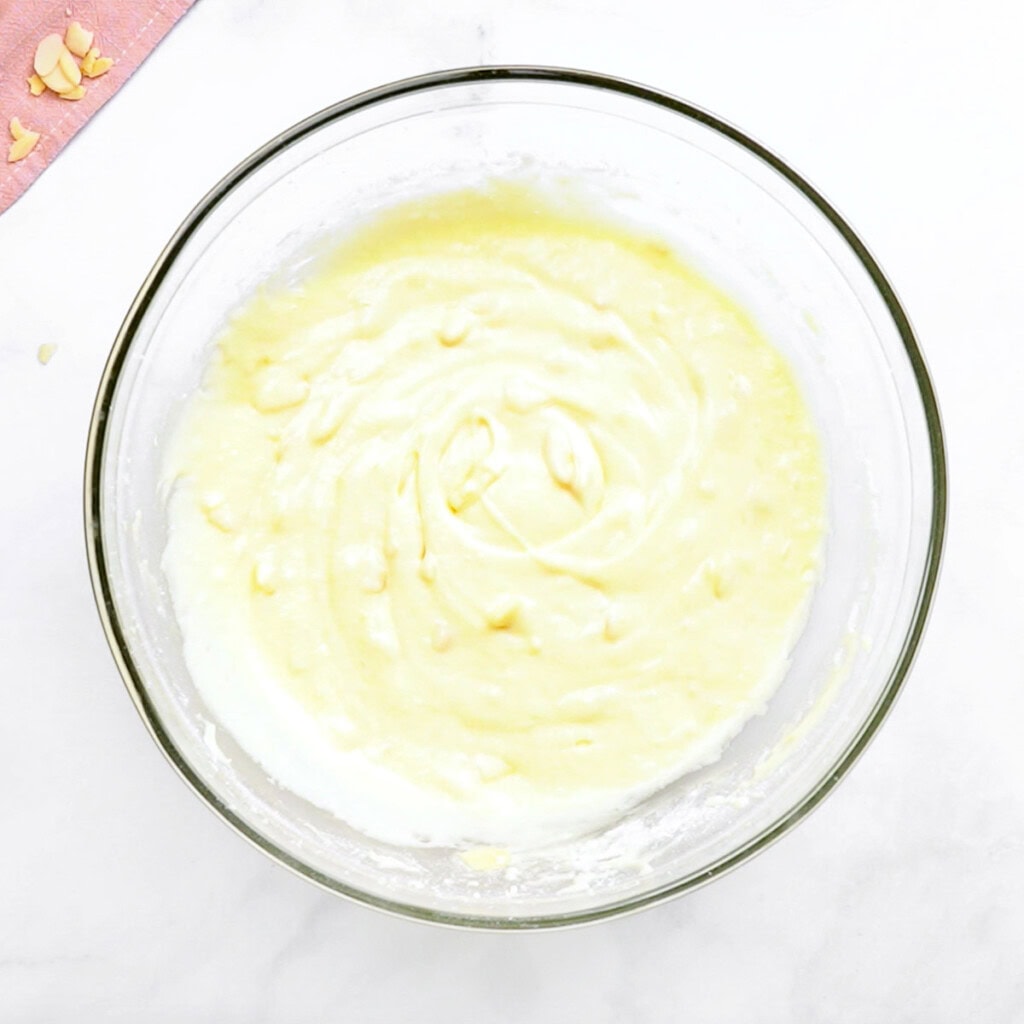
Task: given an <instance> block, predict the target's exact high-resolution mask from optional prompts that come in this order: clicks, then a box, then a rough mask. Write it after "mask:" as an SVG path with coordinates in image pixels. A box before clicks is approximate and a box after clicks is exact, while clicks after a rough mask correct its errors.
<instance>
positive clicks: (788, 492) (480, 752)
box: [164, 184, 825, 847]
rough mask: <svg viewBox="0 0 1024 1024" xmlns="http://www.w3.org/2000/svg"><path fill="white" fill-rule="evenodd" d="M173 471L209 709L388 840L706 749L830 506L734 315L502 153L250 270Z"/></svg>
mask: <svg viewBox="0 0 1024 1024" xmlns="http://www.w3.org/2000/svg"><path fill="white" fill-rule="evenodd" d="M166 471H167V481H168V495H169V497H168V502H169V520H170V535H169V543H168V546H167V550H166V554H165V559H164V568H165V571H166V573H167V576H168V580H169V582H170V586H171V593H172V596H173V599H174V605H175V609H176V613H177V616H178V618H179V621H180V624H181V628H182V631H183V634H184V638H185V643H186V657H187V661H188V665H189V668H190V671H191V672H192V674H193V676H194V679H195V682H196V684H197V686H198V687H199V689H200V691H201V693H202V694H203V696H204V698H205V699H206V701H207V702H208V704H209V706H210V708H211V710H212V712H213V713H214V714H215V715H216V716H217V718H218V719H219V720H220V722H221V723H222V724H223V725H224V726H225V727H226V728H227V729H229V730H230V731H231V732H232V733H233V734H234V736H235V738H236V739H237V740H238V742H239V743H240V744H241V745H242V746H243V747H244V748H245V749H246V750H248V752H249V753H250V754H251V755H252V756H253V757H254V758H255V759H256V760H257V761H259V762H260V763H261V764H262V765H263V766H264V767H265V769H266V770H267V771H268V772H269V773H270V774H271V775H272V776H273V777H275V778H276V779H277V780H278V781H279V782H280V783H281V784H282V785H284V786H286V787H288V788H290V789H292V790H294V791H295V792H297V793H298V794H300V795H302V796H304V797H306V798H308V799H309V800H311V801H313V802H314V803H316V804H318V805H320V806H322V807H324V808H326V809H328V810H330V811H332V812H334V813H335V814H337V815H338V816H339V817H341V818H343V819H345V820H346V821H348V822H350V823H351V824H352V825H353V826H355V827H356V828H358V829H361V830H363V831H365V832H367V833H369V834H371V835H374V836H377V837H379V838H382V839H385V840H388V841H392V842H396V843H438V844H458V843H465V842H481V843H493V844H500V845H501V846H502V847H515V846H523V845H529V844H537V843H542V842H545V841H549V840H554V839H558V838H563V837H565V836H566V835H569V834H573V833H576V832H579V831H582V830H584V829H587V828H591V827H594V826H596V825H599V824H601V823H603V822H605V821H608V820H611V819H613V818H615V817H616V816H617V815H618V814H620V813H621V812H622V811H623V810H624V809H625V808H627V807H628V806H630V805H631V804H632V803H634V802H635V801H637V800H638V799H640V798H642V797H643V796H644V795H646V794H648V793H650V792H652V791H653V790H655V789H656V788H658V787H660V786H662V785H664V784H665V783H666V782H667V781H669V780H671V779H672V778H675V777H677V776H678V775H679V774H680V773H682V772H684V771H687V770H690V769H693V768H695V767H697V766H700V765H703V764H706V763H708V762H710V761H712V760H714V759H715V758H716V757H718V756H719V755H720V753H721V750H722V747H723V745H724V744H725V743H726V742H728V740H729V739H730V738H731V737H732V736H733V735H735V733H736V732H737V731H738V730H739V729H740V728H741V726H742V725H743V723H744V722H745V721H746V720H747V719H748V718H749V717H750V716H751V715H752V714H754V713H756V712H757V711H758V710H760V709H761V708H762V707H763V706H764V704H765V702H766V700H767V699H768V697H769V696H770V695H771V693H772V691H773V689H774V688H775V687H776V686H777V685H778V682H779V681H780V678H781V676H782V674H783V673H784V671H785V665H786V660H787V656H788V652H789V650H790V648H791V646H792V644H793V642H794V639H795V636H796V634H797V632H798V631H799V629H800V627H801V625H802V622H803V619H804V616H805V612H806V607H807V603H808V599H809V595H810V592H811V590H812V587H813V585H814V580H815V578H816V574H817V566H818V560H819V557H820V548H821V540H822V535H823V530H824V492H825V477H824V470H823V466H822V459H821V453H820V447H819V442H818V438H817V435H816V432H815V429H814V425H813V423H812V420H811V417H810V414H809V412H808V410H807V408H806V406H805V404H804V402H803V400H802V397H801V395H800V393H799V390H798V388H797V386H796V383H795V381H794V379H793V377H792V375H791V372H790V370H789V367H788V366H787V364H786V362H785V360H784V359H783V357H782V356H781V355H780V354H779V353H778V352H777V351H776V350H775V348H774V347H773V346H771V345H770V344H769V343H768V342H767V341H766V340H764V339H763V338H762V337H761V336H760V335H759V334H758V332H757V330H756V329H755V327H754V326H753V324H752V323H751V322H750V320H749V319H748V318H747V316H745V315H744V313H743V312H742V311H741V310H740V309H739V308H737V307H736V306H735V305H734V304H733V303H732V302H731V301H730V300H729V299H728V298H727V297H726V296H724V295H723V294H722V293H721V292H719V291H718V290H717V289H716V288H715V287H713V286H712V285H711V284H710V283H709V282H707V281H705V280H703V279H702V278H701V277H700V276H698V275H697V274H695V273H694V272H693V271H691V270H690V269H688V268H687V267H686V266H684V265H683V264H682V263H681V262H680V261H679V260H678V258H677V257H676V256H675V255H674V254H673V253H672V252H671V251H670V249H669V248H668V247H667V246H666V245H664V244H663V243H661V242H659V241H658V240H653V239H651V238H649V237H644V236H641V235H638V234H635V233H633V232H632V231H631V230H630V229H627V228H624V227H622V226H619V225H616V224H612V223H609V222H605V221H602V220H601V219H600V218H598V217H597V216H592V215H587V214H585V213H581V212H579V211H578V210H575V209H573V208H570V207H568V206H564V205H560V204H558V203H555V202H554V201H550V200H547V199H542V198H541V197H540V196H539V195H538V194H537V193H533V192H531V191H529V190H527V189H523V188H519V187H515V186H511V185H507V184H506V185H496V186H494V187H492V188H489V189H487V190H483V191H479V192H475V191H474V192H465V193H458V194H448V195H444V196H439V197H434V198H431V199H428V200H425V201H419V202H417V203H414V204H409V205H405V206H402V207H398V208H396V209H394V210H393V211H391V212H389V213H387V214H386V215H384V216H381V217H378V218H377V219H376V220H374V221H372V222H371V223H369V224H368V225H366V226H365V227H363V228H362V229H360V230H359V231H358V232H356V233H355V234H354V235H352V236H351V237H350V238H349V239H348V240H347V241H346V242H345V243H344V244H343V246H342V247H341V248H340V249H338V250H337V251H336V252H335V253H334V254H333V255H332V256H331V258H330V259H328V260H326V261H325V262H324V263H322V264H321V266H320V267H319V268H318V269H317V270H316V271H315V272H314V274H313V275H312V276H311V277H310V278H309V279H308V280H307V281H305V282H304V283H303V284H302V285H300V286H297V287H295V288H293V289H291V290H288V291H284V292H277V293H273V292H266V293H263V294H259V295H258V296H256V297H255V298H253V299H252V301H251V302H250V303H249V304H248V305H247V306H246V307H245V308H243V309H242V310H241V311H240V312H238V313H237V315H236V316H235V317H234V318H233V320H232V321H231V323H230V325H229V326H228V327H227V329H226V330H225V331H224V333H223V335H222V336H221V337H220V338H219V340H218V344H217V347H216V351H215V354H214V356H213V358H212V361H211V364H210V366H209V368H208V371H207V374H206V377H205V382H204V386H203V388H202V390H201V391H200V392H198V393H197V394H196V395H195V396H194V398H193V399H192V400H191V402H190V405H189V407H188V410H187V413H186V415H185V416H184V418H183V420H182V422H181V424H180V427H179V429H178V431H177V433H176V436H175V437H174V439H173V442H172V443H171V445H170V446H169V450H168V455H167V463H166Z"/></svg>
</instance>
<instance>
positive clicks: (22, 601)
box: [0, 0, 1024, 1024]
mask: <svg viewBox="0 0 1024 1024" xmlns="http://www.w3.org/2000/svg"><path fill="white" fill-rule="evenodd" d="M688 7H689V8H691V9H690V13H686V11H687V8H688ZM1011 11H1012V5H1009V4H1007V3H1006V2H1005V0H981V2H980V3H978V4H975V5H973V6H970V7H967V6H964V5H961V4H956V3H953V2H948V0H947V2H943V3H936V2H932V3H925V2H923V0H864V2H862V3H858V4H849V3H843V2H841V0H775V2H772V3H770V4H763V3H757V2H755V0H746V2H739V0H727V2H724V3H721V4H717V5H716V4H704V5H699V6H698V5H682V4H676V3H669V2H667V0H666V2H663V3H659V2H657V0H632V2H631V3H628V4H627V3H621V2H618V0H489V2H482V3H474V2H471V0H439V2H438V3H437V4H436V5H430V4H407V3H400V2H398V0H345V2H341V3H327V2H324V3H315V2H313V0H305V2H294V0H287V2H286V0H264V2H257V0H216V2H214V0H204V2H202V3H200V4H199V5H198V6H197V7H196V8H195V9H194V10H193V11H192V12H191V13H190V14H189V15H188V16H187V17H186V18H185V19H184V21H183V22H182V23H181V24H180V26H179V27H178V29H177V30H176V31H175V32H174V33H173V34H172V35H171V36H170V37H169V38H168V39H167V40H166V42H165V43H164V44H163V46H162V47H161V48H160V49H159V50H158V51H157V53H156V54H155V55H154V56H153V57H152V59H151V60H150V61H149V63H147V64H146V66H145V67H143V68H142V69H141V71H140V72H139V73H138V74H137V76H136V77H135V78H134V79H133V80H132V81H131V82H130V83H129V84H128V86H127V87H126V88H125V89H124V90H123V91H122V92H121V93H120V94H119V95H118V96H117V97H116V99H115V100H114V101H113V102H112V103H111V104H110V105H109V106H108V107H107V108H106V109H105V110H104V111H103V112H102V113H101V114H100V115H99V116H98V117H97V118H96V119H95V120H94V122H93V123H92V124H91V125H90V126H89V128H88V129H87V130H86V131H85V132H84V133H83V134H82V135H81V136H80V137H79V138H78V139H77V140H75V142H74V143H73V144H72V145H71V146H70V147H69V148H68V150H67V151H66V152H65V153H64V155H63V156H62V157H61V158H60V159H59V160H58V161H57V163H56V164H54V166H53V167H51V168H50V169H49V170H48V171H47V172H46V174H45V175H44V176H43V177H42V178H41V179H40V180H39V182H38V183H37V184H36V185H35V186H34V187H33V188H32V189H31V190H30V191H29V193H28V194H27V195H26V196H25V197H24V198H23V199H22V200H21V201H20V202H18V203H17V204H16V205H15V206H14V207H13V208H12V209H11V210H10V211H9V212H8V213H7V214H5V215H4V216H3V217H2V218H0V437H2V442H0V481H2V483H0V574H2V575H0V578H2V581H3V587H2V588H0V671H2V675H0V678H2V685H0V780H2V781H0V823H2V826H0V827H2V834H0V838H2V842H0V1021H3V1022H8V1021H11V1022H28V1021H46V1022H50V1021H57V1020H71V1019H74V1020H76V1021H81V1022H93V1021H133V1022H134V1021H154V1022H163V1021H168V1022H171V1021H174V1022H177V1021H185V1020H191V1021H201V1022H203V1021H216V1022H219V1024H223V1022H233V1021H251V1022H261V1021H268V1022H269V1021H287V1022H303V1021H326V1020H329V1019H344V1020H353V1021H361V1022H362V1021H389V1022H390V1021H400V1020H406V1019H419V1020H428V1021H448V1020H453V1021H461V1020H481V1021H492V1020H494V1021H497V1020H502V1021H537V1022H548V1021H551V1022H554V1021H564V1020H587V1021H594V1022H605V1021H608V1022H611V1021H615V1022H619V1021H628V1022H639V1024H643V1022H649V1021H668V1020H673V1021H676V1020H687V1021H690V1020H692V1021H702V1022H711V1024H718V1022H722V1024H726V1022H728V1024H733V1022H744V1024H747V1022H754V1021H757V1022H765V1021H767V1022H776V1021H778V1022H783V1021H797V1022H801V1021H806V1022H814V1024H818V1022H825V1024H840V1022H857V1024H873V1022H879V1024H883V1022H884V1024H893V1022H903V1021H907V1022H922V1024H935V1022H944V1021H950V1022H954V1021H955V1022H962V1021H967V1020H972V1021H984V1022H986V1024H1002V1022H1019V1021H1022V1020H1024V972H1022V969H1021V966H1022V953H1024V745H1022V743H1021V740H1020V735H1021V727H1022V723H1024V670H1022V668H1021V664H1022V660H1024V658H1022V656H1024V643H1022V637H1024V629H1022V626H1021V621H1020V620H1021V609H1022V606H1024V601H1022V594H1024V557H1022V555H1021V549H1022V540H1021V538H1022V536H1024V513H1022V511H1021V510H1022V508H1024V401H1022V394H1024V345H1022V334H1021V327H1020V324H1021V319H1020V291H1021V283H1020V276H1021V272H1022V271H1024V263H1022V260H1021V256H1020V248H1019V236H1020V229H1021V209H1022V206H1021V199H1020V195H1021V192H1020V189H1021V180H1022V179H1024V160H1022V155H1021V143H1020V138H1021V135H1020V127H1019V121H1020V119H1019V99H1020V96H1021V95H1022V94H1024V78H1022V72H1021V64H1020V60H1019V55H1018V52H1017V48H1018V43H1017V33H1014V32H1013V31H1011V24H1010V12H1011ZM0 30H2V20H0ZM481 61H485V62H503V61H504V62H510V61H511V62H534V63H557V64H567V65H577V66H582V67H590V68H595V69H599V70H604V71H608V72H612V73H618V74H621V75H626V76H629V77H633V78H637V79H640V80H644V81H647V82H649V83H651V84H653V85H655V86H659V87H662V88H664V89H667V90H670V91H674V92H676V93H678V94H681V95H683V96H686V97H688V98H690V99H692V100H694V101H696V102H698V103H700V104H703V105H705V106H707V107H710V108H711V109H713V110H715V111H716V112H718V113H719V114H721V115H723V116H725V117H727V118H730V119H732V120H733V121H735V122H737V123H738V124H740V125H741V126H743V127H745V128H746V129H747V130H749V131H750V132H752V133H753V134H755V135H756V136H758V137H760V138H762V139H764V140H766V141H767V142H768V143H769V144H770V145H771V146H773V147H774V148H775V149H776V150H777V151H778V152H780V153H781V154H783V155H784V156H785V157H787V158H789V159H790V160H791V161H792V162H793V163H794V164H795V165H796V166H797V167H798V168H799V169H801V170H802V171H803V172H805V173H806V174H807V175H808V176H810V178H811V179H812V180H813V181H815V182H816V183H817V184H819V185H820V186H821V187H822V188H823V189H824V191H825V192H826V193H827V194H828V195H829V196H830V197H831V198H832V199H833V200H834V201H835V203H836V204H837V205H838V206H839V207H840V209H842V210H843V211H844V212H845V213H846V215H847V216H848V217H849V218H850V220H851V221H852V222H853V224H854V225H855V226H856V227H857V228H858V229H859V230H860V231H861V232H862V234H863V235H864V237H865V238H866V239H867V240H868V242H869V244H870V245H871V246H872V247H873V248H874V250H875V252H876V254H877V255H878V257H879V258H880V259H881V261H882V263H883V265H884V266H885V267H886V268H887V270H888V272H889V273H890V275H891V277H892V278H893V280H894V281H895V282H896V285H897V287H898V289H899V290H900V292H901V295H902V297H903V299H904V300H905V302H906V304H907V306H908V308H909V310H910V312H911V315H912V317H913V319H914V321H915V323H916V326H917V328H918V330H919V333H920V336H921V338H922V341H923V345H924V347H925V350H926V354H927V357H928V359H929V361H930V364H931V368H932V371H933V373H934V376H935V381H936V385H937V388H938V392H939V397H940V400H941V402H942V407H943V411H944V415H945V421H946V427H947V430H948V435H949V447H950V459H951V471H952V486H953V497H952V515H951V530H950V537H949V546H948V549H947V558H946V563H945V572H944V578H943V580H942V586H941V588H940V592H939V598H938V603H937V606H936V608H935V612H934V615H933V618H932V621H931V627H930V629H929V632H928V635H927V637H926V642H925V644H924V647H923V650H922V652H921V655H920V657H919V660H918V662H917V665H916V668H915V670H914V672H913V675H912V678H911V681H910V683H909V686H908V687H907V689H906V691H905V694H904V696H903V697H902V698H901V700H900V702H899V704H898V705H897V707H896V710H895V712H894V714H893V715H892V717H891V719H890V720H889V722H888V723H887V725H886V727H885V728H884V729H883V730H882V733H881V735H880V736H879V738H878V739H877V740H876V742H875V744H874V745H873V747H872V748H871V750H870V751H869V752H868V755H867V756H866V758H865V759H864V760H863V761H862V762H861V763H860V765H859V766H858V767H857V768H856V769H855V770H854V771H853V773H852V775H851V776H850V778H849V779H848V780H847V781H846V782H845V783H844V784H843V785H842V786H841V787H840V788H839V790H838V791H837V792H836V793H835V794H834V795H833V796H832V797H831V798H830V799H829V800H828V801H827V802H826V804H825V805H824V807H823V808H821V809H820V810H819V811H818V812H817V813H816V814H814V815H813V816H812V817H811V818H810V820H808V821H807V822H805V823H804V824H802V825H801V826H800V827H799V828H798V829H797V830H796V831H795V832H794V833H792V834H791V835H789V836H788V837H787V838H785V839H784V840H783V841H782V842H781V843H780V844H778V845H777V846H775V847H774V848H773V849H771V850H770V851H768V852H767V853H766V854H764V855H763V856H761V857H760V858H757V859H756V860H755V861H753V862H752V863H750V864H748V865H746V866H745V867H743V868H742V869H740V870H739V871H738V872H736V873H734V874H733V875H731V876H729V877H727V878H725V879H722V880H720V881H718V882H716V883H715V884H713V885H712V886H711V887H709V888H707V889H704V890H702V891H700V892H698V893H696V894H694V895H692V896H689V897H687V898H684V899H682V900H679V901H676V902H674V903H671V904H669V905H667V906H663V907H660V908H657V909H654V910H652V911H648V912H646V913H643V914H640V915H638V916H634V917H632V918H628V919H624V920H619V921H615V922H611V923H606V924H602V925H598V926H595V927H590V928H587V929H583V930H577V931H570V932H563V933H552V934H539V935H538V934H534V935H488V934H467V933H458V932H453V931H444V930H439V929H428V928H427V927H426V926H423V925H417V924H411V923H406V922H404V921H400V920H393V919H391V918H388V917H385V916H383V915H379V914H376V913H373V912H371V911H368V910H364V909H361V908H358V907H355V906H350V905H349V904H347V903H345V902H343V901H340V900H338V899H336V898H334V897H332V896H329V895H326V894H324V893H321V892H319V891H318V890H316V889H314V888H313V887H312V886H310V885H307V884H306V883H304V882H302V881H300V880H299V879H297V878H294V877H292V876H291V875H290V874H288V873H287V872H286V871H284V870H283V869H281V868H278V867H276V866H275V865H273V864H272V863H270V861H268V860H266V859H265V858H264V857H262V856H261V855H260V854H258V853H257V852H256V851H255V850H253V849H251V848H250V847H249V846H248V845H246V844H245V843H244V842H242V841H241V840H240V839H238V838H237V837H236V836H235V835H234V834H232V833H231V832H230V831H229V830H228V829H226V828H225V827H224V826H223V825H222V824H220V823H219V822H218V821H217V820H216V818H215V817H214V816H213V815H212V814H210V813H209V812H208V811H207V810H206V809H205V808H204V807H203V806H202V805H201V804H200V803H199V801H198V800H196V798H195V797H194V796H192V794H191V793H190V792H188V791H187V790H186V788H185V787H184V786H183V785H182V784H181V783H180V782H179V780H178V779H177V777H176V776H175V775H174V774H173V772H172V771H171V770H170V769H169V767H168V766H167V765H166V764H165V762H164V760H163V758H162V757H161V755H160V754H159V753H158V752H157V749H156V747H155V746H154V744H153V743H152V742H151V740H150V739H149V737H148V736H147V734H146V733H145V730H144V729H143V727H142V725H141V723H140V722H139V720H138V719H137V717H136V713H135V711H134V709H133V707H132V705H131V703H130V701H129V699H128V697H127V695H126V694H125V692H124V690H123V688H122V686H121V683H120V680H119V678H118V676H117V673H116V671H115V669H114V665H113V663H112V661H111V659H110V657H109V655H108V652H107V649H106V646H105V643H104V640H103V637H102V634H101V632H100V629H99V624H98V621H97V618H96V615H95V612H94V609H93V605H92V597H91V593H90V589H89V583H88V579H87V573H86V566H85V555H84V546H83V539H82V527H81V515H80V505H81V499H80V478H81V464H82V457H83V450H84V444H85V435H86V427H87V423H88V417H89V412H90V407H91V404H92V399H93V393H94V389H95V386H96V382H97V379H98V376H99V373H100V369H101V367H102V365H103V362H104V360H105V358H106V355H107V351H108V348H109V346H110V343H111V341H112V339H113V336H114V333H115V331H116V329H117V326H118V324H119V322H120V319H121V317H122V315H123V313H124V311H125V309H126V308H127V306H128V303H129V302H130V300H131V298H132V296H133V294H134V292H135V290H136V289H137V287H138V286H139V284H140V283H141V280H142V278H143V276H144V273H145V271H146V269H147V268H148V266H149V265H150V263H151V261H152V260H153V258H154V257H155V255H156V254H157V252H158V251H159V249H160V247H161V246H162V244H163V242H164V241H165V239H166V238H167V237H168V235H169V233H170V232H171V231H172V229H173V228H174V227H175V226H176V225H177V223H178V222H179V221H180V219H181V218H182V217H183V216H184V214H185V213H187V211H188V210H189V208H190V207H191V205H192V203H193V202H194V201H195V200H196V199H198V197H199V196H200V195H201V194H202V193H203V192H204V191H205V190H206V189H207V187H208V186H209V185H210V184H211V183H212V182H214V181H215V180H216V179H217V178H219V177H220V176H221V174H222V173H224V172H225V171H226V170H227V169H228V168H230V167H231V166H232V165H233V164H234V163H235V162H236V161H237V160H239V159H240V158H241V157H243V156H245V155H246V154H247V153H248V152H249V151H250V150H251V149H252V148H253V147H254V146H256V145H258V144H259V143H261V142H263V141H264V140H265V139H266V138H267V137H269V136H270V135H272V134H274V133H275V132H277V131H278V130H279V129H281V128H283V127H285V126H287V125H288V124H290V123H291V122H293V121H295V120H297V119H298V118H299V117H301V116H303V115H305V114H306V113H308V112H310V111H313V110H315V109H317V108H319V107H321V106H323V105H325V104H327V103H328V102H330V101H333V100H335V99H338V98H341V97H343V96H345V95H347V94H349V93H351V92H354V91H356V90H359V89H362V88H364V87H368V86H371V85H375V84H378V83H380V82H384V81H388V80H390V79H393V78H397V77H400V76H404V75H407V74H410V73H414V72H420V71H425V70H432V69H437V68H440V67H444V66H452V65H460V64H472V63H478V62H481ZM199 110H201V111H202V114H197V113H196V111H199ZM69 245H70V247H69V248H66V247H68V246H69ZM44 341H46V342H55V343H57V344H58V346H59V348H58V351H57V354H56V355H55V356H54V358H53V361H52V362H51V363H50V364H49V365H48V366H46V367H43V366H41V365H39V364H38V363H37V361H36V348H37V346H38V345H39V344H40V343H41V342H44Z"/></svg>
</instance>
